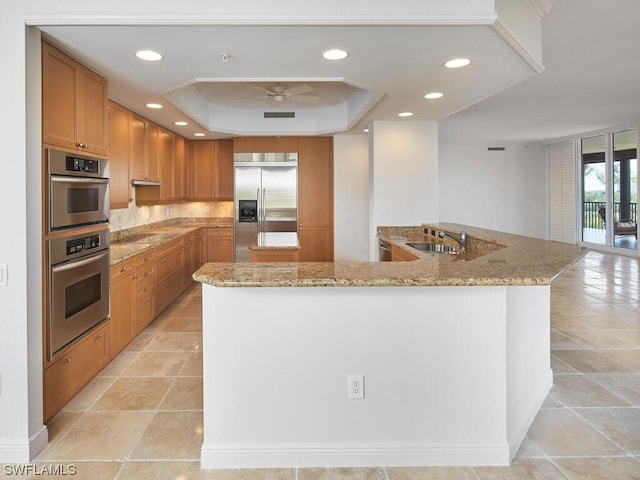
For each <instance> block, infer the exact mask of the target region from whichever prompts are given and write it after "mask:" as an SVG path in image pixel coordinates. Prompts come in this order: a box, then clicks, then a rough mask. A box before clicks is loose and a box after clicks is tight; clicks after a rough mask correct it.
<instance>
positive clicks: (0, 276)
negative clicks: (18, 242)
mask: <svg viewBox="0 0 640 480" xmlns="http://www.w3.org/2000/svg"><path fill="white" fill-rule="evenodd" d="M8 286H9V265H7V264H6V263H3V264H0V287H8Z"/></svg>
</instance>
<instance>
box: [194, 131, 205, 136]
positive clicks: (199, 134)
mask: <svg viewBox="0 0 640 480" xmlns="http://www.w3.org/2000/svg"><path fill="white" fill-rule="evenodd" d="M193 136H194V137H204V133H202V132H196V133H194V134H193Z"/></svg>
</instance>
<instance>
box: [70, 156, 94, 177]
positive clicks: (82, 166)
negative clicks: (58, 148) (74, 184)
mask: <svg viewBox="0 0 640 480" xmlns="http://www.w3.org/2000/svg"><path fill="white" fill-rule="evenodd" d="M67 171H69V172H83V173H93V174H94V175H100V161H99V160H92V159H88V158H78V157H67Z"/></svg>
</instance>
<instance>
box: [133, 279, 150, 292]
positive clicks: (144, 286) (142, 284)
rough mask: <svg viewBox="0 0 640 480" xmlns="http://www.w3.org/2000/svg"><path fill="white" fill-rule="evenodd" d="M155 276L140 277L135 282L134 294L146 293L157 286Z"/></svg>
mask: <svg viewBox="0 0 640 480" xmlns="http://www.w3.org/2000/svg"><path fill="white" fill-rule="evenodd" d="M154 281H155V276H154V275H149V276H148V277H138V278H137V279H136V281H135V283H134V284H133V291H134V295H144V294H145V293H148V292H151V291H152V290H153V287H154V286H155V282H154Z"/></svg>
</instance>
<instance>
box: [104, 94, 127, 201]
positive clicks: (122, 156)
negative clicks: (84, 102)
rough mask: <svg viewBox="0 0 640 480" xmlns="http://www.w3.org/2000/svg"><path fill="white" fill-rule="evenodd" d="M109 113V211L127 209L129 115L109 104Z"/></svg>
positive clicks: (116, 106)
mask: <svg viewBox="0 0 640 480" xmlns="http://www.w3.org/2000/svg"><path fill="white" fill-rule="evenodd" d="M108 111H109V203H110V207H111V209H112V210H113V209H116V208H127V207H128V205H129V201H130V193H131V186H130V182H129V143H130V142H129V117H130V115H129V113H128V112H127V111H126V110H124V109H123V108H121V107H119V106H118V105H116V104H113V103H110V104H109V107H108Z"/></svg>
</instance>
